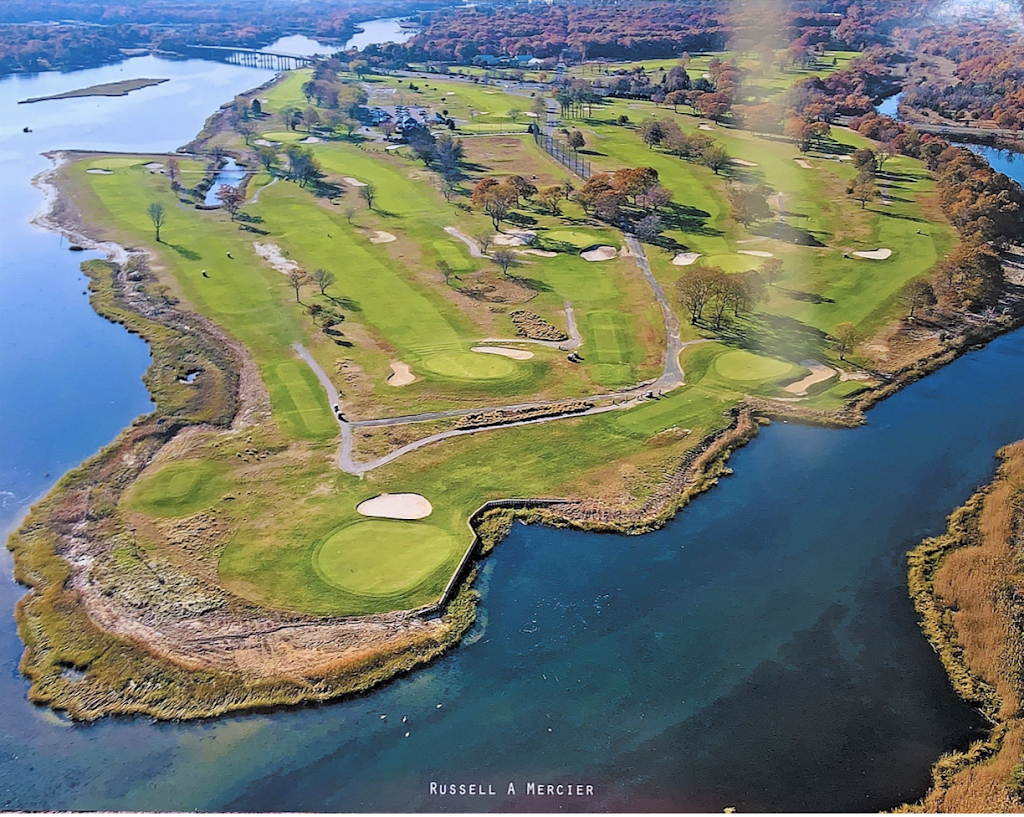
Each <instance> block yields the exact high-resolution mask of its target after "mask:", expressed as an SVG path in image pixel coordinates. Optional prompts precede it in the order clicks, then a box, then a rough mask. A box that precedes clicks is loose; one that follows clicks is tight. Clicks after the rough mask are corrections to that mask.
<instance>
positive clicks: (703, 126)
mask: <svg viewBox="0 0 1024 817" xmlns="http://www.w3.org/2000/svg"><path fill="white" fill-rule="evenodd" d="M697 130H714V128H713V127H711V126H710V125H705V124H704V123H703V122H701V123H700V124H699V125H698V126H697Z"/></svg>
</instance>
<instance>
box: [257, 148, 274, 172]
mask: <svg viewBox="0 0 1024 817" xmlns="http://www.w3.org/2000/svg"><path fill="white" fill-rule="evenodd" d="M256 155H257V156H258V157H259V160H260V164H261V165H263V169H264V170H266V171H267V172H268V173H270V172H272V171H273V169H274V163H275V162H276V161H277V151H276V150H274V149H273V148H272V147H270V146H269V145H259V146H257V148H256Z"/></svg>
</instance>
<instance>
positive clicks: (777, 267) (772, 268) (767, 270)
mask: <svg viewBox="0 0 1024 817" xmlns="http://www.w3.org/2000/svg"><path fill="white" fill-rule="evenodd" d="M760 272H761V276H762V277H763V278H764V280H765V281H767V282H768V286H770V287H773V286H775V282H776V281H778V280H779V279H780V278H782V259H781V258H766V259H765V261H764V263H763V264H761V267H760Z"/></svg>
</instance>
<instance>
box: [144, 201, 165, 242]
mask: <svg viewBox="0 0 1024 817" xmlns="http://www.w3.org/2000/svg"><path fill="white" fill-rule="evenodd" d="M146 212H147V213H149V220H150V221H152V222H153V227H154V228H155V229H156V240H157V241H159V240H160V228H161V227H163V226H164V222H166V221H167V211H166V210H164V206H163V205H162V204H157V203H156V202H153V203H152V204H151V205H149V208H148V209H147V210H146Z"/></svg>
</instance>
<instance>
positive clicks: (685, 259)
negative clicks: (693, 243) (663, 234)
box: [672, 252, 700, 267]
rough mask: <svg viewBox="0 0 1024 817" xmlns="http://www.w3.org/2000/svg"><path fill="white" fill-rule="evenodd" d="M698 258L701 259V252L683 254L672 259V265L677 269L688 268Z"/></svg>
mask: <svg viewBox="0 0 1024 817" xmlns="http://www.w3.org/2000/svg"><path fill="white" fill-rule="evenodd" d="M698 258H700V253H699V252H681V253H679V255H677V256H676V257H675V258H673V259H672V263H673V264H675V265H676V266H677V267H688V266H690V264H692V263H693V262H694V261H696V260H697V259H698Z"/></svg>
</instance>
